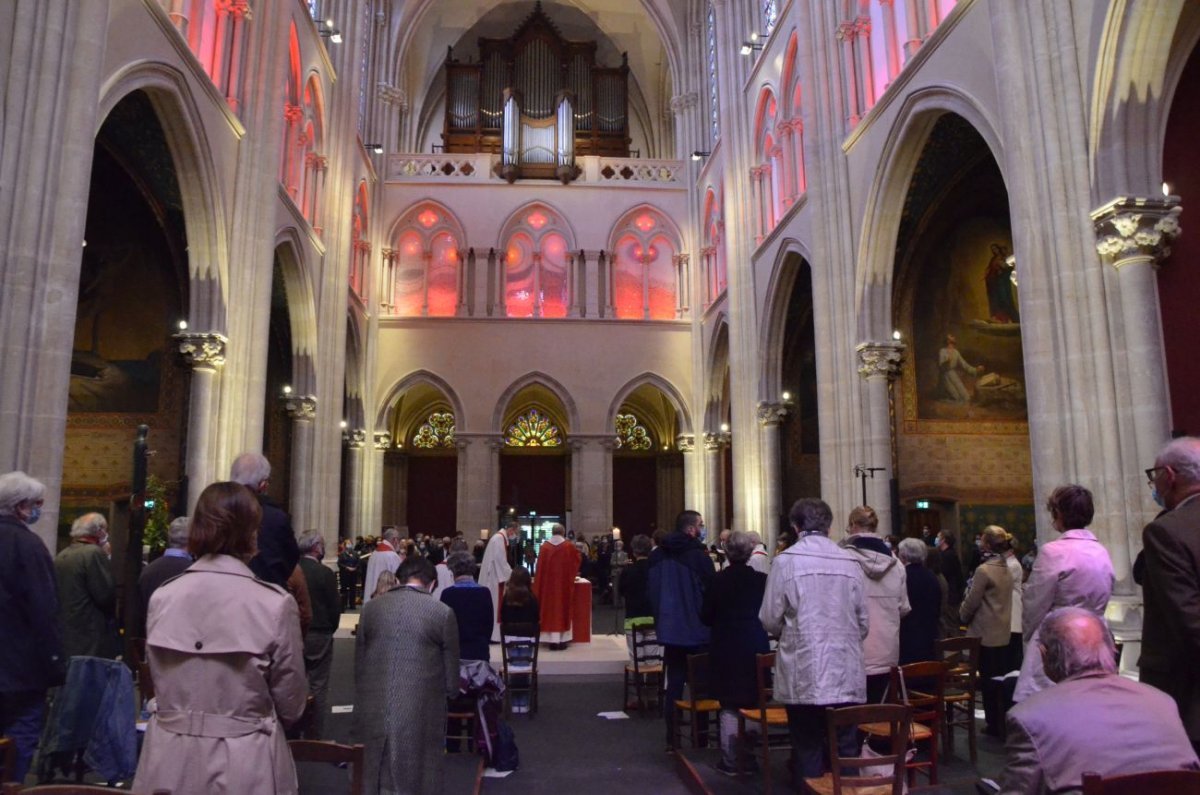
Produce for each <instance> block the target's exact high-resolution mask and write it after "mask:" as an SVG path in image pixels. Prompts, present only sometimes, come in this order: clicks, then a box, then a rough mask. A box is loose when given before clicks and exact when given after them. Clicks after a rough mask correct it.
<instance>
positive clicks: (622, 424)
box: [617, 414, 653, 450]
mask: <svg viewBox="0 0 1200 795" xmlns="http://www.w3.org/2000/svg"><path fill="white" fill-rule="evenodd" d="M652 445H653V442H652V441H651V440H650V432H649V431H647V430H646V427H645V426H644V425H642V424H641V423H639V422H638V420H637V417H635V416H633V415H632V414H618V415H617V449H618V450H649V449H650V447H651V446H652Z"/></svg>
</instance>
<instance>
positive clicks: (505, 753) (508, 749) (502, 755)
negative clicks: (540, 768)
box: [492, 722, 521, 772]
mask: <svg viewBox="0 0 1200 795" xmlns="http://www.w3.org/2000/svg"><path fill="white" fill-rule="evenodd" d="M492 767H493V768H494V769H496V770H498V771H500V772H504V771H506V770H516V769H518V768H519V767H521V753H520V752H519V751H518V750H517V738H516V735H514V734H513V730H512V728H511V727H510V726H509V725H508V724H507V723H503V722H501V723H500V725H499V726H498V727H497V730H496V743H495V745H494V747H493V754H492Z"/></svg>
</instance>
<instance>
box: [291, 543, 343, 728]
mask: <svg viewBox="0 0 1200 795" xmlns="http://www.w3.org/2000/svg"><path fill="white" fill-rule="evenodd" d="M299 546H300V570H301V571H302V572H303V573H304V582H305V583H306V584H307V585H308V598H309V601H310V602H311V604H312V623H311V624H309V625H308V634H307V635H305V636H304V670H305V672H306V673H307V674H308V692H309V693H311V694H312V697H313V723H312V733H311V734H310V735H309V737H308V739H312V740H319V739H321V738H322V737H324V733H325V715H326V713H327V712H328V711H329V708H328V707H327V706H326V702H327V701H328V695H329V672H330V670H331V669H332V668H333V633H334V632H336V631H337V628H338V624H339V623H340V622H341V616H342V601H341V599H339V598H338V585H337V576H336V575H334V573H333V569H331V568H329V567H328V566H326V565H325V563H324V562H323V561H324V560H325V539H324V538H323V537H322V536H321V534H320V533H319V532H317V531H316V530H305V531H304V532H303V533H301V534H300V541H299Z"/></svg>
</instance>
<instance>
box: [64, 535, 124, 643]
mask: <svg viewBox="0 0 1200 795" xmlns="http://www.w3.org/2000/svg"><path fill="white" fill-rule="evenodd" d="M107 543H108V521H107V520H106V519H105V518H104V517H103V516H101V515H100V514H98V513H85V514H84V515H83V516H80V517H79V518H78V519H76V520H75V522H74V523H73V524H72V525H71V543H70V545H69V546H67V547H66V548H65V549H64V550H63V551H62V552H59V553H58V556H57V557H56V558H55V559H54V573H55V576H56V578H57V580H58V604H59V631H61V632H62V638H63V650H64V651H65V652H66V654H67V656H68V657H76V656H85V657H107V658H109V659H113V658H115V657H116V656H117V653H118V651H119V644H118V642H117V636H116V632H115V631H114V630H115V623H114V621H113V610H114V608H115V606H116V603H117V585H116V581H115V580H114V579H113V575H112V567H111V565H110V563H109V560H108V555H107V554H105V552H104V547H105V545H106V544H107Z"/></svg>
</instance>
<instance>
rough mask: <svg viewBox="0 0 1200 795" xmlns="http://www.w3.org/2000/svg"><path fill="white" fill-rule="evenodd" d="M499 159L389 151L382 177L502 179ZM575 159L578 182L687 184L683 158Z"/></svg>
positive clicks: (682, 186) (675, 186) (681, 186)
mask: <svg viewBox="0 0 1200 795" xmlns="http://www.w3.org/2000/svg"><path fill="white" fill-rule="evenodd" d="M498 161H499V156H498V155H493V154H490V153H487V152H479V153H464V154H448V153H444V152H440V153H436V154H429V155H426V154H412V155H403V154H396V155H389V156H388V159H387V168H386V170H385V175H384V179H385V180H386V181H388V182H440V183H463V182H472V183H474V182H502V181H503V180H502V179H501V178H500V177H499V176H497V175H496V174H495V173H494V172H493V170H492V167H493V166H494V165H495V164H496V163H497V162H498ZM576 162H577V163H578V164H579V166H580V167H581V168H582V169H583V173H582V174H581V175H580V177H579V178H578V179H577V180H576V183H577V184H578V183H582V184H585V185H591V186H594V187H628V186H631V185H636V186H638V187H643V188H665V189H675V190H683V189H685V187H686V178H687V168H686V165H687V164H686V162H685V161H683V160H644V159H641V158H618V157H594V156H589V157H577V158H576ZM546 184H547V185H549V184H551V183H550V182H547V183H546Z"/></svg>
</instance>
